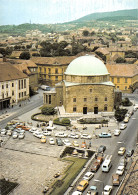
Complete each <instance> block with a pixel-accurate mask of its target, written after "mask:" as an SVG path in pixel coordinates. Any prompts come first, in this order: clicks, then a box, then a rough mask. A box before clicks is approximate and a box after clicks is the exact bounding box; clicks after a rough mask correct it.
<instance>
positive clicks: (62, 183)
mask: <svg viewBox="0 0 138 195" xmlns="http://www.w3.org/2000/svg"><path fill="white" fill-rule="evenodd" d="M63 160H66V161H70V162H71V165H70V166H68V168H67V169H66V171H65V176H64V177H63V178H62V179H61V180H57V181H56V182H55V183H54V185H53V186H52V188H53V190H52V192H51V193H50V194H51V195H55V194H56V195H61V194H64V193H65V192H66V190H67V189H68V187H69V186H70V185H71V183H72V182H73V180H74V179H75V178H76V176H77V175H78V174H79V172H80V171H81V169H82V168H83V166H84V165H85V164H86V162H87V161H88V159H81V158H73V157H66V158H64V159H63Z"/></svg>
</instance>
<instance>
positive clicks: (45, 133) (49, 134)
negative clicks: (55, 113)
mask: <svg viewBox="0 0 138 195" xmlns="http://www.w3.org/2000/svg"><path fill="white" fill-rule="evenodd" d="M51 134H52V133H51V132H49V131H43V135H45V136H51Z"/></svg>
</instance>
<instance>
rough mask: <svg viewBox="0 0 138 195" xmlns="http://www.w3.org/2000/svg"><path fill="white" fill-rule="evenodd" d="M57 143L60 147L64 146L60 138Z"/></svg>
mask: <svg viewBox="0 0 138 195" xmlns="http://www.w3.org/2000/svg"><path fill="white" fill-rule="evenodd" d="M56 143H57V145H58V146H63V141H62V139H60V138H57V139H56Z"/></svg>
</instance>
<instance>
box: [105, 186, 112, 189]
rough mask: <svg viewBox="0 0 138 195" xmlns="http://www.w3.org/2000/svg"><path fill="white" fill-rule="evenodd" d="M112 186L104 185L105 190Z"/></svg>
mask: <svg viewBox="0 0 138 195" xmlns="http://www.w3.org/2000/svg"><path fill="white" fill-rule="evenodd" d="M110 188H112V186H109V185H106V186H105V187H104V190H109V189H110Z"/></svg>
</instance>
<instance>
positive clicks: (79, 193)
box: [72, 191, 82, 195]
mask: <svg viewBox="0 0 138 195" xmlns="http://www.w3.org/2000/svg"><path fill="white" fill-rule="evenodd" d="M72 195H82V192H79V191H75V192H73V193H72Z"/></svg>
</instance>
